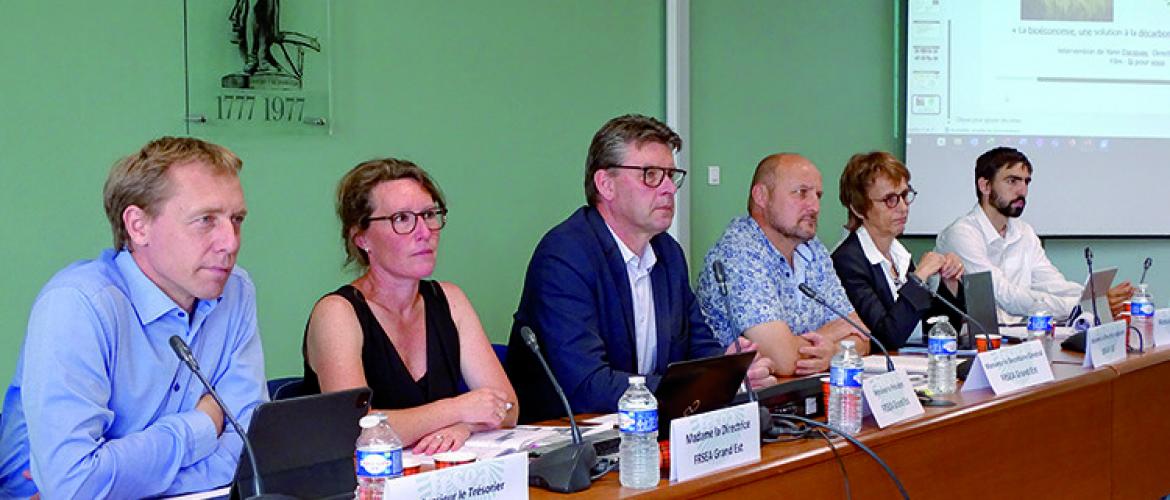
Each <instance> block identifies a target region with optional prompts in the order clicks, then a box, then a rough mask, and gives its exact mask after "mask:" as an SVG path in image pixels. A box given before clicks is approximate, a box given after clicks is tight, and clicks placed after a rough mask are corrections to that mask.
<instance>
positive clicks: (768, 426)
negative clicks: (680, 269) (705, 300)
mask: <svg viewBox="0 0 1170 500" xmlns="http://www.w3.org/2000/svg"><path fill="white" fill-rule="evenodd" d="M711 272H712V273H713V274H714V275H715V282H716V283H718V284H719V294H720V295H723V298H724V301H723V310H724V312H725V313H726V314H727V317H728V318H730V317H731V304H730V302H729V300H730V299H728V298H727V273H726V272H725V270H724V269H723V261H720V260H716V261H714V262H712V263H711ZM741 333H742V332H741ZM749 340H750V339H749ZM731 343H732V345H734V346H735V353H736V354H740V353H742V352H743V349H741V348H740V347H739V335H737V336H736V338H735V339H734V340H732V341H731ZM743 387H744V389H745V390H747V394H748V401H752V402H755V403H757V404H758V403H759V396H757V395H756V390H755V389H753V388H752V381H751V380H750V379H749V378H748V376H747V374H746V373H745V374H744V375H743ZM759 411H760V439H772V438H773V437H774V436H773V435H772V434H773V432H772V429H773V427H774V426H773V422H772V410H770V409H768V407H766V406H764V405H762V404H760V405H759Z"/></svg>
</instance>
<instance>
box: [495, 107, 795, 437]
mask: <svg viewBox="0 0 1170 500" xmlns="http://www.w3.org/2000/svg"><path fill="white" fill-rule="evenodd" d="M680 147H682V140H681V139H680V138H679V136H678V134H676V133H675V132H674V131H673V130H671V129H670V128H669V127H667V126H666V125H665V124H663V123H662V122H660V121H658V120H656V119H654V118H650V117H647V116H641V115H625V116H620V117H617V118H614V119H612V120H610V121H609V122H607V123H606V124H605V125H604V126H602V128H601V130H599V131H598V132H597V134H595V135H594V137H593V142H592V144H591V145H590V147H589V154H588V158H587V159H586V167H585V195H586V200H587V202H588V205H587V206H584V207H581V208H580V209H578V210H577V211H576V212H574V213H573V214H572V215H571V216H569V218H568V219H566V220H565V221H564V222H562V223H560V224H559V225H557V226H556V227H554V228H553V229H552V230H551V231H549V232H548V233H547V234H545V235H544V238H542V239H541V241H540V243H539V244H538V245H537V247H536V251H535V252H534V253H533V255H532V261H531V262H529V264H528V273H527V276H526V278H525V281H524V291H523V293H522V295H521V297H520V306H519V308H518V310H517V311H516V315H515V318H514V322H513V325H512V335H511V339H510V341H509V346H508V358H507V362H506V368H507V371H508V376H509V378H511V380H512V384H513V386H514V387H515V389H516V395H517V396H518V398H519V400H520V403H521V404H520V409H521V414H520V421H521V422H532V421H538V420H545V419H549V418H556V417H559V416H562V415H564V410H563V409H562V407H561V404H560V402H559V398H558V397H557V396H556V393H555V392H554V391H553V388H552V384H551V383H550V382H549V381H548V379H547V377H546V376H545V374H544V372H543V370H542V368H541V367H540V364H539V361H538V360H537V359H536V358H535V356H534V355H533V354H532V353H531V352H530V351H529V349H528V347H527V346H525V345H524V342H523V340H522V339H521V337H520V334H519V332H520V328H521V327H524V326H527V327H529V328H531V329H532V330H533V331H534V332H535V333H536V336H537V338H538V339H539V341H540V348H541V350H542V351H543V353H544V355H545V356H546V357H547V358H548V363H549V365H550V367H551V368H552V371H553V374H554V375H555V376H556V377H557V381H558V382H560V384H561V386H562V387H564V390H565V393H566V396H567V397H568V399H569V403H570V405H571V406H572V408H573V411H575V412H578V413H609V412H614V411H616V410H617V402H618V399H619V398H620V397H621V395H622V393H623V392H625V390H626V388H627V386H628V378H629V377H630V376H631V375H645V376H646V383H647V385H648V386H649V387H650V388H651V389H652V390H653V389H655V388H657V386H658V382H659V381H660V380H661V377H662V375H663V374H664V373H665V371H666V366H667V365H668V364H669V363H671V362H674V361H680V360H687V359H695V358H702V357H708V356H716V355H720V354H723V353H724V352H725V351H727V350H725V349H724V348H723V346H721V345H720V344H719V342H717V341H716V340H715V339H714V337H713V336H712V334H711V330H710V329H709V328H708V327H707V325H706V323H705V322H704V321H703V316H702V313H701V312H700V311H699V307H698V304H697V303H696V301H695V296H694V294H693V293H692V291H691V288H690V280H689V278H688V275H687V264H686V259H685V257H684V256H683V252H682V248H681V247H680V246H679V244H678V242H677V241H675V239H674V238H672V237H671V236H670V235H669V234H667V233H666V229H667V228H668V227H670V224H671V220H672V219H673V217H674V194H675V192H676V191H677V189H678V186H679V185H681V184H682V180H683V177H684V176H685V175H686V172H685V171H684V170H681V169H678V168H675V163H674V155H673V153H674V152H675V151H678V149H679V148H680ZM740 346H741V348H745V349H752V348H754V346H752V345H751V344H750V342H746V341H744V342H741V344H740ZM729 350H730V351H732V352H734V346H732V347H731V349H729ZM769 373H770V361H768V360H767V358H757V359H756V361H755V362H754V363H753V365H752V368H751V369H750V371H749V377H750V378H752V383H753V385H766V384H769V383H773V382H774V380H773V379H771V377H770V375H769Z"/></svg>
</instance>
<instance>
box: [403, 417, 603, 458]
mask: <svg viewBox="0 0 1170 500" xmlns="http://www.w3.org/2000/svg"><path fill="white" fill-rule="evenodd" d="M580 427H581V435H582V436H589V435H592V434H595V433H598V432H603V431H606V430H608V429H610V427H606V426H604V425H598V426H584V425H582V426H580ZM570 439H572V435H571V434H570V430H569V427H549V426H542V425H517V426H516V427H513V428H511V429H496V430H494V431H487V432H477V433H475V434H472V435H471V437H469V438H467V441H465V442H464V443H463V448H461V450H464V451H470V452H472V453H475V456H476V457H477V458H479V459H486V458H492V457H498V456H501V455H507V454H509V453H514V452H517V451H525V452H527V451H528V450H531V449H533V448H538V447H541V446H545V445H550V444H556V443H558V442H568V441H569V440H570ZM416 456H417V457H418V458H419V459H420V460H421V461H422V463H431V460H430V456H428V455H421V454H420V455H416Z"/></svg>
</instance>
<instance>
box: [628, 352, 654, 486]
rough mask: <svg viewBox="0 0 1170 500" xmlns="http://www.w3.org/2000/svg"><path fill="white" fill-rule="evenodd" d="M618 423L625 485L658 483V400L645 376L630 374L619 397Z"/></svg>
mask: <svg viewBox="0 0 1170 500" xmlns="http://www.w3.org/2000/svg"><path fill="white" fill-rule="evenodd" d="M618 421H619V423H620V424H621V432H622V444H621V448H620V450H619V451H620V453H621V458H620V474H619V478H620V479H621V483H622V486H624V487H626V488H653V487H655V486H657V485H658V474H659V463H658V400H657V399H654V394H653V393H651V392H650V389H648V388H646V377H642V376H637V375H635V376H632V377H630V387H629V388H628V389H626V393H625V394H622V398H621V399H619V400H618Z"/></svg>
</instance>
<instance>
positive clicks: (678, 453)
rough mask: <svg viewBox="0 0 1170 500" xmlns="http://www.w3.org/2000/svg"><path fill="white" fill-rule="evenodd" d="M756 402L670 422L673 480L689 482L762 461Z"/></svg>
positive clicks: (671, 473) (758, 414) (671, 478)
mask: <svg viewBox="0 0 1170 500" xmlns="http://www.w3.org/2000/svg"><path fill="white" fill-rule="evenodd" d="M759 418H760V412H759V405H758V403H756V402H754V401H753V402H750V403H744V404H741V405H738V406H732V407H731V408H724V409H722V410H715V411H709V412H707V413H702V414H699V415H694V416H690V417H683V418H677V419H674V420H671V421H670V480H671V481H686V480H688V479H692V478H695V477H698V476H701V475H704V474H708V473H711V472H714V471H717V470H720V469H726V468H728V467H734V466H736V465H741V464H746V463H751V462H758V461H759V460H760V422H759V421H758V420H759Z"/></svg>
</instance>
